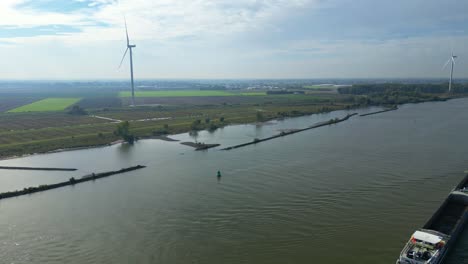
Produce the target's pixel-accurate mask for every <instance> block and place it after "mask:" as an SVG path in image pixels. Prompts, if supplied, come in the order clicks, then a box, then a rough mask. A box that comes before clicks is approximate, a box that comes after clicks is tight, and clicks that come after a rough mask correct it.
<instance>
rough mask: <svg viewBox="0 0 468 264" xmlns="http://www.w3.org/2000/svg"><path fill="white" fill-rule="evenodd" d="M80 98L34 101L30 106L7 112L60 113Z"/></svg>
mask: <svg viewBox="0 0 468 264" xmlns="http://www.w3.org/2000/svg"><path fill="white" fill-rule="evenodd" d="M80 100H81V98H46V99H43V100H39V101H36V102H34V103H31V104H27V105H23V106H20V107H18V108H15V109H13V110H10V111H8V112H10V113H21V112H47V111H61V110H65V108H67V107H69V106H71V105H73V104H75V103H76V102H78V101H80Z"/></svg>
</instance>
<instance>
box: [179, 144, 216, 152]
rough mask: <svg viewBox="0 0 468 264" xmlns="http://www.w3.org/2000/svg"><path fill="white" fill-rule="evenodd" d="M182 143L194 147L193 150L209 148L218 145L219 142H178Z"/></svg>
mask: <svg viewBox="0 0 468 264" xmlns="http://www.w3.org/2000/svg"><path fill="white" fill-rule="evenodd" d="M180 144H182V145H185V146H189V147H192V148H195V150H196V151H197V150H205V149H210V148H215V147H218V146H220V144H205V143H201V142H197V143H194V142H182V143H180Z"/></svg>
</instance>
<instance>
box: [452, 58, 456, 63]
mask: <svg viewBox="0 0 468 264" xmlns="http://www.w3.org/2000/svg"><path fill="white" fill-rule="evenodd" d="M455 58H456V56H455V57H452V62H453V64H455Z"/></svg>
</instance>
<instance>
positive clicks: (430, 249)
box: [396, 175, 468, 264]
mask: <svg viewBox="0 0 468 264" xmlns="http://www.w3.org/2000/svg"><path fill="white" fill-rule="evenodd" d="M467 220H468V175H466V176H465V178H464V179H463V180H462V181H461V182H460V183H459V184H458V185H457V186H456V187H455V188H454V189H453V190H452V192H450V194H449V196H448V197H447V198H446V199H445V201H444V202H443V203H442V205H441V206H440V207H439V209H438V210H437V211H436V212H435V213H434V215H432V217H431V218H430V219H429V220H428V221H427V223H426V224H425V225H424V226H423V227H422V228H421V229H418V230H416V231H415V232H414V233H413V235H412V236H411V238H410V240H409V241H408V243H406V246H405V247H404V248H403V250H402V251H401V254H400V257H399V258H398V260H397V261H396V263H397V264H441V263H442V261H443V260H444V258H445V256H446V255H447V253H448V251H449V250H450V248H451V247H452V246H453V245H454V244H455V241H456V240H457V237H458V235H459V234H460V233H461V232H462V231H463V227H464V225H465V222H467Z"/></svg>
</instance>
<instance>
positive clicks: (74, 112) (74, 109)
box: [68, 105, 88, 115]
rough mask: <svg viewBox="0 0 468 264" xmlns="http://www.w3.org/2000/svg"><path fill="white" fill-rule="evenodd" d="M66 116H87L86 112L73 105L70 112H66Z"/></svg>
mask: <svg viewBox="0 0 468 264" xmlns="http://www.w3.org/2000/svg"><path fill="white" fill-rule="evenodd" d="M68 114H70V115H87V114H88V112H86V110H84V109H83V108H81V107H80V106H79V105H74V106H73V107H72V108H71V109H70V111H68Z"/></svg>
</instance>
